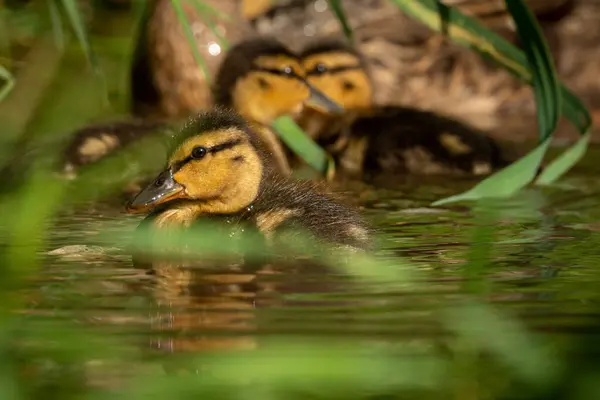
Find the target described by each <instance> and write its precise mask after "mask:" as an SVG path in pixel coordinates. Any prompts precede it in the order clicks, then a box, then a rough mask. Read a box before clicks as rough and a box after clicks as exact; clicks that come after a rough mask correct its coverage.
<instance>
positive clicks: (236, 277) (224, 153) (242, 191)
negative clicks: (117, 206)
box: [128, 109, 371, 346]
mask: <svg viewBox="0 0 600 400" xmlns="http://www.w3.org/2000/svg"><path fill="white" fill-rule="evenodd" d="M174 145H175V150H174V151H173V152H172V154H171V157H170V159H169V162H168V165H167V167H166V168H165V170H164V171H163V172H161V173H160V174H159V176H158V177H157V179H156V180H155V181H154V182H153V183H151V184H150V185H148V186H147V187H146V188H145V189H144V190H142V191H141V192H140V193H139V194H138V195H137V196H136V197H135V198H134V199H133V200H132V201H131V202H130V204H129V205H128V210H129V211H130V212H146V211H150V214H149V215H148V216H147V217H146V218H145V219H144V220H143V221H142V223H141V224H140V227H139V228H138V231H139V232H142V230H143V229H148V228H149V229H150V230H153V231H154V232H157V233H159V232H167V235H168V234H170V233H173V232H176V231H180V230H182V229H183V230H184V231H185V230H190V229H194V227H197V226H200V225H201V224H202V223H206V221H207V220H213V221H214V220H216V221H217V223H220V224H219V226H220V227H221V228H222V229H224V230H225V232H226V233H227V232H231V235H230V238H231V239H230V241H229V242H228V243H226V245H227V246H230V245H231V246H232V247H235V235H236V234H237V232H239V231H240V230H246V229H247V230H248V231H250V232H256V233H257V234H259V236H260V238H261V239H262V240H263V241H264V244H265V245H266V246H268V247H270V248H276V250H283V251H285V247H282V248H279V246H284V243H289V242H285V240H280V239H287V240H289V238H290V237H292V238H294V237H295V235H296V234H297V232H298V230H302V231H303V232H307V233H308V234H310V235H311V237H313V238H314V239H315V240H316V241H319V242H322V243H323V244H328V245H331V246H333V248H334V249H335V248H337V249H340V250H343V251H346V250H350V251H364V250H368V249H369V248H370V246H371V238H370V234H371V231H370V228H369V227H368V225H367V224H366V223H365V222H364V221H363V220H362V218H361V217H360V215H359V214H358V213H357V212H356V211H354V210H352V209H350V208H348V207H345V206H344V205H342V204H340V203H338V202H336V201H334V200H332V199H331V198H330V197H329V196H327V195H325V194H323V193H320V192H319V191H317V190H315V189H314V187H313V184H312V183H311V182H299V181H293V180H291V179H289V178H287V177H284V176H282V175H280V174H278V173H277V172H275V171H274V170H273V168H272V167H271V166H270V165H269V163H268V155H267V153H266V151H265V150H264V148H263V146H262V142H261V141H260V139H259V137H258V135H257V134H256V133H255V132H254V131H253V130H252V129H251V127H250V126H249V125H248V123H247V122H246V121H245V120H244V119H243V118H241V117H240V116H239V115H238V114H235V113H233V112H231V111H227V110H225V109H217V110H214V111H210V112H204V113H201V114H199V115H198V116H196V117H194V118H192V119H190V121H189V122H188V124H187V125H186V126H185V128H184V129H183V130H182V131H181V132H180V133H179V135H177V136H176V143H175V144H174ZM221 228H218V229H221ZM157 237H158V235H157ZM151 243H152V245H156V242H151ZM190 246H193V244H190ZM202 262H203V263H204V262H205V257H203V260H202ZM209 262H212V261H209ZM219 262H220V261H219ZM227 262H228V266H227V268H226V269H221V268H220V270H221V273H220V274H215V273H214V272H208V273H207V271H210V270H209V269H206V268H205V269H201V268H189V267H191V266H197V265H198V264H197V263H195V262H194V263H191V262H190V263H187V262H185V261H184V262H182V261H181V260H179V261H174V262H170V261H166V260H165V259H164V258H163V259H160V258H155V257H154V256H144V255H134V263H135V265H136V266H137V267H142V268H148V269H150V270H151V271H153V273H154V274H155V275H156V278H157V298H158V300H159V303H162V304H168V305H170V306H171V307H174V306H175V305H177V306H178V307H184V308H188V307H191V308H193V307H198V305H197V304H196V305H194V304H195V302H196V301H197V299H198V298H199V297H200V298H203V297H204V298H203V300H202V305H201V307H205V306H206V307H213V306H215V305H214V303H215V301H216V302H217V303H219V304H221V302H223V299H227V301H228V302H231V301H233V299H237V300H239V302H238V301H237V300H236V301H235V302H234V303H235V304H236V305H235V306H233V305H232V306H227V307H229V308H232V307H233V308H235V309H236V310H238V309H237V308H236V307H238V306H239V309H240V310H241V309H243V310H248V302H252V301H253V300H254V298H255V297H256V291H257V290H259V289H260V291H261V292H264V291H265V290H266V288H265V286H264V285H262V286H261V285H259V284H258V283H257V282H256V276H257V272H253V271H250V272H248V269H247V268H245V266H246V265H245V261H244V259H243V258H242V259H239V258H236V259H228V260H227ZM252 268H254V269H257V267H256V266H255V265H254V266H252ZM261 268H262V269H261V272H263V273H265V272H267V271H269V269H270V267H269V266H268V264H267V265H265V266H264V267H261ZM223 271H226V272H225V273H223ZM224 279H225V280H226V282H225V283H224V282H223V280H224ZM211 280H212V282H213V283H212V284H211V285H209V286H208V288H209V289H206V288H207V286H206V282H207V281H211ZM215 282H218V283H220V284H221V285H220V287H219V290H220V292H219V295H218V296H217V297H218V300H215V296H212V298H211V299H210V300H207V299H206V298H205V296H198V293H206V290H208V291H209V292H212V293H213V294H214V293H215V291H216V289H215V286H218V285H217V283H215ZM202 287H204V289H202ZM194 296H195V298H196V300H194ZM240 298H241V299H243V300H240ZM207 304H208V305H207ZM230 304H233V303H230ZM215 307H218V306H215ZM238 311H239V310H238ZM235 315H236V316H237V317H236V318H238V317H239V315H240V314H239V313H235ZM246 317H247V315H246ZM246 317H244V318H246ZM176 319H177V320H178V321H179V322H180V323H181V325H180V326H178V328H179V329H183V328H184V327H185V326H188V325H189V324H191V323H192V321H193V322H194V323H198V322H202V323H206V324H209V325H210V324H212V323H215V322H214V321H216V320H204V321H201V320H200V319H198V318H197V317H194V316H186V315H185V313H183V314H182V315H180V314H178V317H177V318H176ZM172 320H173V317H172V316H171V317H169V321H172ZM226 320H227V318H225V321H226ZM211 321H212V322H211ZM220 321H221V322H220V323H225V322H223V321H224V320H220ZM169 323H170V324H171V323H173V322H169ZM251 325H252V324H251V323H250V322H247V321H246V322H244V325H243V326H244V327H245V328H244V329H250V328H249V326H251ZM188 327H189V326H188ZM185 329H187V328H185ZM190 329H191V327H190ZM244 343H246V344H247V342H244ZM188 345H189V343H188ZM182 346H183V345H182Z"/></svg>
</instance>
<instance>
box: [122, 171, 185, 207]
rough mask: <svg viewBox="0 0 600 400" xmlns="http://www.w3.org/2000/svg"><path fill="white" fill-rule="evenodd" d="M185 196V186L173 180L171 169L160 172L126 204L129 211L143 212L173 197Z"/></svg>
mask: <svg viewBox="0 0 600 400" xmlns="http://www.w3.org/2000/svg"><path fill="white" fill-rule="evenodd" d="M182 197H185V187H184V186H183V185H181V184H179V183H177V182H176V181H175V179H174V178H173V172H172V171H171V169H167V170H166V171H163V172H161V173H160V174H159V175H158V176H157V177H156V179H155V180H154V181H153V182H152V183H150V184H149V185H148V186H146V187H145V188H144V189H142V191H141V192H139V193H138V194H137V195H136V196H135V197H134V198H133V200H131V201H130V202H129V204H127V211H128V212H130V213H139V212H144V211H147V210H149V209H152V208H154V207H156V206H157V205H159V204H162V203H166V202H167V201H171V200H174V199H179V198H182Z"/></svg>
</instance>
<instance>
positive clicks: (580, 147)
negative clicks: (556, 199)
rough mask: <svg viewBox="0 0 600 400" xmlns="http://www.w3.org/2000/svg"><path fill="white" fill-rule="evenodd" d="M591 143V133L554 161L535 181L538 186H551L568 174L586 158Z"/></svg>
mask: <svg viewBox="0 0 600 400" xmlns="http://www.w3.org/2000/svg"><path fill="white" fill-rule="evenodd" d="M589 141H590V133H589V132H588V133H586V134H585V135H583V136H582V137H581V138H580V139H579V140H578V141H577V143H575V144H574V145H573V146H571V147H569V148H568V149H567V150H565V152H564V153H562V154H561V155H560V156H559V157H557V158H556V159H554V160H552V162H551V163H550V164H548V166H547V167H546V168H545V169H544V171H543V172H542V173H541V174H540V177H539V178H538V179H537V180H536V181H535V183H536V185H540V186H543V185H550V184H552V183H553V182H555V181H556V180H557V179H558V178H560V177H561V176H562V175H563V174H564V173H565V172H567V171H568V170H569V169H570V168H571V167H572V166H573V165H575V164H577V162H578V161H579V160H581V158H582V157H583V156H584V154H585V151H586V150H587V146H588V143H589Z"/></svg>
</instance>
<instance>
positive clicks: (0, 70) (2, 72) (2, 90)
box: [0, 65, 15, 101]
mask: <svg viewBox="0 0 600 400" xmlns="http://www.w3.org/2000/svg"><path fill="white" fill-rule="evenodd" d="M0 78H1V79H2V80H4V86H2V87H0V101H2V100H4V98H5V97H6V96H8V94H9V93H10V91H11V90H12V88H13V87H14V86H15V78H14V77H13V76H12V74H11V73H10V71H9V70H7V69H6V68H4V67H3V66H2V65H0Z"/></svg>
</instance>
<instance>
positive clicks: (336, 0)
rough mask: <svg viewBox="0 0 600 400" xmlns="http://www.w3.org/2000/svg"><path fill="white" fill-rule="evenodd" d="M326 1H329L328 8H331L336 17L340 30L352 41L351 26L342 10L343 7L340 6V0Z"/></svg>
mask: <svg viewBox="0 0 600 400" xmlns="http://www.w3.org/2000/svg"><path fill="white" fill-rule="evenodd" d="M327 3H329V8H331V10H332V11H333V13H334V14H335V16H336V18H337V19H338V21H339V22H340V25H341V26H342V30H343V31H344V35H345V36H346V37H347V38H348V40H350V41H352V40H353V33H352V27H351V26H350V23H349V22H348V18H346V13H345V12H344V8H343V7H342V2H341V0H327Z"/></svg>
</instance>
